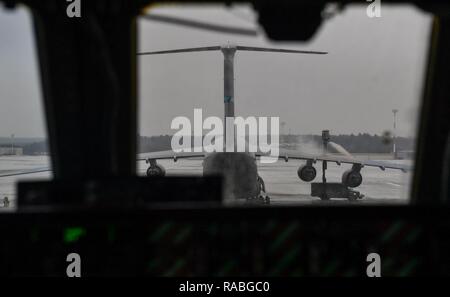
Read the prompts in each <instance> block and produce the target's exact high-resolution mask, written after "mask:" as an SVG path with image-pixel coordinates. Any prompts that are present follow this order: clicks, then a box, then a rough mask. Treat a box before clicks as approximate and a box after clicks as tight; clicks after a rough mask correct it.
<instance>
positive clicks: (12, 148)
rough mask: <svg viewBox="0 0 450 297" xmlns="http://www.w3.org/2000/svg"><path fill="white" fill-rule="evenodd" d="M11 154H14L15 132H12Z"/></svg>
mask: <svg viewBox="0 0 450 297" xmlns="http://www.w3.org/2000/svg"><path fill="white" fill-rule="evenodd" d="M11 155H14V134H11Z"/></svg>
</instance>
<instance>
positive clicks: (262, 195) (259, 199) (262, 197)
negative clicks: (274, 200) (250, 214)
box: [247, 175, 270, 205]
mask: <svg viewBox="0 0 450 297" xmlns="http://www.w3.org/2000/svg"><path fill="white" fill-rule="evenodd" d="M256 183H257V186H258V188H259V193H258V195H257V196H255V197H251V198H248V199H247V203H251V204H266V205H269V204H270V197H269V195H267V194H266V185H265V183H264V180H263V179H262V178H261V177H260V176H259V175H258V177H257V178H256Z"/></svg>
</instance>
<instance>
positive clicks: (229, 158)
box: [0, 44, 410, 203]
mask: <svg viewBox="0 0 450 297" xmlns="http://www.w3.org/2000/svg"><path fill="white" fill-rule="evenodd" d="M205 51H221V52H222V54H223V57H224V94H223V97H224V116H225V118H233V117H234V116H235V114H234V100H235V98H234V56H235V54H236V52H237V51H254V52H274V53H291V54H316V55H323V54H327V52H320V51H302V50H290V49H277V48H262V47H251V46H239V45H230V44H227V45H223V46H209V47H198V48H184V49H174V50H164V51H153V52H142V53H138V55H160V54H175V53H189V52H205ZM224 135H226V132H224ZM326 135H327V134H326V133H325V138H327V137H328V139H324V143H325V145H326V144H327V143H331V142H330V141H329V135H328V136H326ZM225 139H226V138H225ZM234 143H235V142H234ZM331 144H333V143H331ZM225 145H226V144H225ZM334 145H335V144H334ZM335 146H336V145H335ZM265 156H267V153H263V152H260V151H256V152H250V151H246V152H228V151H227V152H206V151H204V150H202V151H200V152H198V151H195V150H194V151H193V152H178V153H177V152H174V151H171V150H169V151H159V152H151V153H143V154H138V155H137V160H138V161H146V162H147V163H148V164H149V168H148V169H147V176H149V177H151V176H164V175H165V169H164V168H163V167H162V166H161V165H160V164H158V163H157V160H161V159H173V160H174V161H177V159H180V158H197V157H200V158H203V174H204V175H221V176H222V177H223V178H224V187H223V188H224V193H223V194H224V198H225V199H227V200H236V199H246V200H248V201H259V202H263V203H269V201H270V200H269V197H268V196H267V195H266V189H265V185H264V181H263V180H262V178H261V177H260V176H259V175H258V170H257V165H256V159H257V158H261V157H265ZM278 158H280V159H283V160H285V161H286V162H287V161H288V160H289V159H298V160H305V161H306V163H305V164H304V165H302V166H300V168H299V169H298V176H299V178H300V179H301V180H302V181H305V182H311V181H313V180H314V179H315V177H316V173H317V171H316V169H315V168H314V164H315V163H316V162H317V161H322V166H323V169H324V170H323V172H324V173H325V169H326V163H327V162H334V163H336V164H338V165H340V164H341V163H349V164H353V166H352V169H350V170H348V171H346V172H344V173H343V175H342V185H344V186H346V187H350V188H355V187H358V186H359V185H360V184H361V183H362V175H361V173H360V171H361V168H363V167H364V166H374V167H379V168H380V169H382V170H385V169H386V168H389V169H398V170H402V171H404V172H405V171H408V170H410V168H409V167H408V166H405V165H398V164H389V163H386V162H380V161H371V160H368V161H360V160H357V159H355V158H353V157H352V156H351V155H349V154H346V155H343V156H337V155H330V154H327V151H326V150H324V151H323V153H322V154H317V155H314V154H307V153H303V152H300V151H296V150H279V155H278ZM43 171H50V169H49V168H37V169H35V170H26V171H15V172H4V173H3V174H2V173H0V177H4V176H13V175H21V174H29V173H36V172H43ZM323 180H325V175H323Z"/></svg>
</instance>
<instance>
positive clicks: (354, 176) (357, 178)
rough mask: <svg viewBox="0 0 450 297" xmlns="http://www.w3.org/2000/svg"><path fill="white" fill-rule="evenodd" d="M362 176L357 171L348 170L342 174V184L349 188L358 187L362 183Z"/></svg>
mask: <svg viewBox="0 0 450 297" xmlns="http://www.w3.org/2000/svg"><path fill="white" fill-rule="evenodd" d="M362 180H363V178H362V175H361V173H360V172H359V171H358V170H355V169H353V168H352V169H350V170H347V171H345V172H344V173H343V174H342V184H343V185H344V186H347V187H350V188H356V187H359V186H360V185H361V183H362Z"/></svg>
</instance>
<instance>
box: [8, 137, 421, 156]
mask: <svg viewBox="0 0 450 297" xmlns="http://www.w3.org/2000/svg"><path fill="white" fill-rule="evenodd" d="M171 140H172V135H159V136H139V137H138V152H139V153H143V152H155V151H164V150H170V149H171ZM331 141H333V142H335V143H337V144H340V145H341V146H343V147H344V148H345V149H346V150H347V151H349V152H350V153H389V152H392V146H393V142H392V138H389V137H383V136H380V135H370V134H367V133H360V134H350V135H331ZM280 142H281V143H293V144H294V143H301V142H312V143H313V144H316V145H318V146H320V145H321V144H322V138H321V136H320V135H312V134H309V135H293V134H292V135H281V136H280ZM191 143H192V144H194V138H193V137H192V139H191ZM396 144H397V150H398V151H410V150H413V149H414V139H412V138H406V137H397V138H396ZM2 146H10V144H2ZM16 147H22V148H23V153H24V154H25V155H35V154H42V153H48V152H49V150H48V144H47V141H45V140H43V141H37V142H32V143H28V144H19V145H16Z"/></svg>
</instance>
